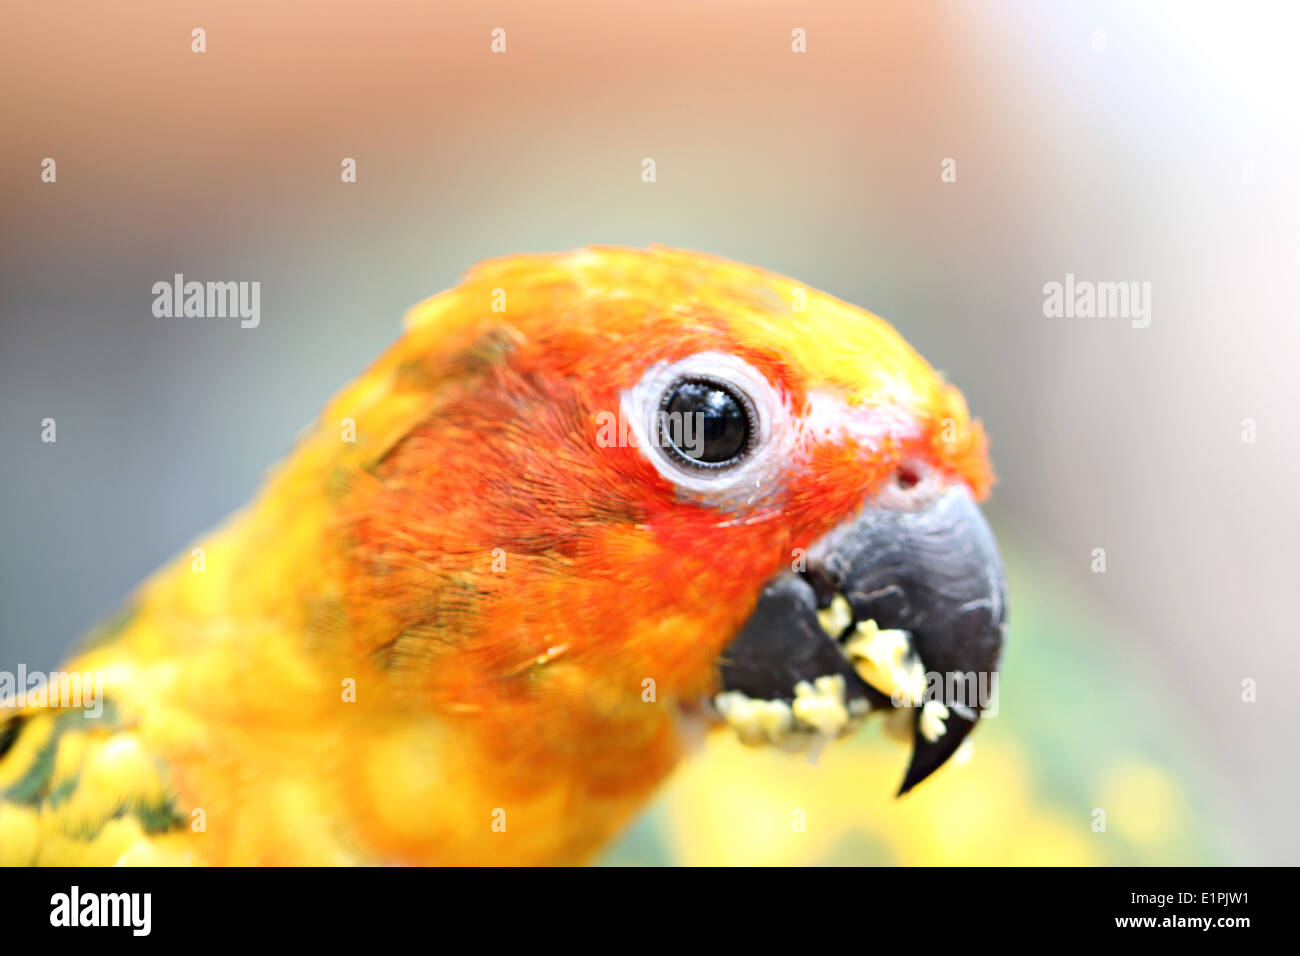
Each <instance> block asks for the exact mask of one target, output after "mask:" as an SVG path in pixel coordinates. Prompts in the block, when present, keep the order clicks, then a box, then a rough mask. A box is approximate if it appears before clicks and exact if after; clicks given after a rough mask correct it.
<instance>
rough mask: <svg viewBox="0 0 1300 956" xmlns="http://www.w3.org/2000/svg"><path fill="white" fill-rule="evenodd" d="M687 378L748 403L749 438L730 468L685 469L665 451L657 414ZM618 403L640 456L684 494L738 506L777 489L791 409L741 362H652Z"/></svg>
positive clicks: (706, 357) (702, 358) (702, 355)
mask: <svg viewBox="0 0 1300 956" xmlns="http://www.w3.org/2000/svg"><path fill="white" fill-rule="evenodd" d="M690 379H703V380H706V381H715V382H718V383H720V384H722V385H725V386H727V388H728V389H730V390H732V391H734V392H736V393H737V394H738V395H739V396H740V397H742V398H744V399H745V400H746V401H747V402H748V405H749V411H750V412H752V418H751V421H750V427H751V430H752V433H751V435H750V438H749V444H748V446H747V450H746V452H745V454H744V456H743V457H741V458H739V459H738V460H737V462H736V463H735V464H734V465H728V466H726V467H721V468H708V467H700V466H699V465H692V464H687V463H685V462H683V461H682V458H681V455H680V453H678V452H676V451H674V450H672V449H669V448H666V447H664V445H665V442H664V440H663V438H662V437H661V436H662V427H661V425H662V419H661V417H660V411H661V410H662V408H663V405H664V399H665V395H666V394H667V392H668V390H669V389H671V388H673V387H674V386H675V385H676V384H677V383H678V382H680V381H682V380H690ZM619 401H620V403H621V404H622V413H623V415H624V418H625V420H626V421H627V422H628V426H629V428H630V429H631V431H632V433H633V435H634V436H635V437H636V441H637V446H638V447H639V448H640V449H641V453H642V454H643V455H645V456H646V458H647V459H648V460H649V461H650V463H651V464H653V465H654V466H655V469H656V470H657V471H658V472H659V474H661V475H663V476H664V477H665V478H667V479H668V480H669V481H671V482H672V483H673V484H674V485H676V486H677V487H678V489H680V490H681V491H682V492H684V493H685V494H686V495H688V496H690V497H703V498H706V499H709V500H710V503H715V504H719V505H724V506H728V507H737V506H741V505H745V504H749V503H752V502H754V501H755V500H757V499H759V498H761V497H763V496H764V495H766V494H767V493H769V492H770V491H773V490H775V488H776V487H777V480H778V478H779V477H780V474H781V469H782V467H783V465H784V464H785V462H786V461H787V460H788V459H787V456H786V454H785V453H786V452H787V451H788V450H789V447H790V444H791V441H792V440H793V437H794V436H793V431H794V429H793V428H791V427H790V410H789V407H788V405H787V403H786V402H785V400H784V398H783V397H782V396H781V394H780V393H779V392H778V391H777V390H776V389H775V388H773V387H772V385H771V383H770V382H768V380H767V379H766V378H764V377H763V375H762V373H761V372H759V371H758V369H756V368H754V366H752V365H750V364H749V363H748V362H746V361H745V360H744V359H741V358H737V357H736V356H734V355H727V354H726V353H724V352H698V353H696V354H695V355H691V356H688V357H686V358H684V359H680V360H678V361H676V362H672V363H666V362H657V363H655V364H654V365H652V366H650V367H649V368H648V369H646V371H645V374H644V375H642V376H641V380H640V381H639V382H637V383H636V384H635V385H633V386H632V387H631V388H629V389H626V390H624V391H623V392H622V393H621V394H620V395H619Z"/></svg>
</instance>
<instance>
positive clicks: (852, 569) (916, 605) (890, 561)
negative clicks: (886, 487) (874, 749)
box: [721, 486, 1006, 795]
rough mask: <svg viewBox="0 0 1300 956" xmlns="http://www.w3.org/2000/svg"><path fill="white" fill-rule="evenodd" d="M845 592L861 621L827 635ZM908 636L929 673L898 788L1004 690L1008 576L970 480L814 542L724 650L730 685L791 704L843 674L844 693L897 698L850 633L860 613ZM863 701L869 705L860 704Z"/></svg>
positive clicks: (885, 700)
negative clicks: (870, 675) (930, 713)
mask: <svg viewBox="0 0 1300 956" xmlns="http://www.w3.org/2000/svg"><path fill="white" fill-rule="evenodd" d="M836 595H843V597H844V598H846V599H847V602H848V607H849V608H850V609H851V611H852V623H851V624H849V625H848V626H847V627H846V628H845V630H844V632H843V633H841V634H838V635H837V634H830V633H827V631H826V629H825V628H824V627H823V626H822V624H821V623H820V622H819V620H818V616H817V611H818V610H819V609H825V608H828V607H830V606H831V602H832V601H833V600H834V599H835V597H836ZM867 621H874V622H875V624H876V626H877V627H878V628H880V629H882V630H894V629H897V630H900V631H905V632H907V633H908V634H909V635H910V649H909V657H910V658H911V659H912V661H911V662H912V666H913V669H914V671H915V672H917V673H918V674H920V673H923V674H924V677H925V692H924V697H923V699H914V700H911V701H907V702H905V703H904V704H903V706H911V707H912V709H913V710H914V711H915V713H914V715H913V717H912V726H913V740H914V749H913V753H912V760H911V764H910V766H909V767H908V770H907V774H906V776H905V777H904V779H903V783H902V786H901V787H900V788H899V794H900V795H901V794H904V793H906V792H907V791H909V790H911V789H912V788H913V787H914V786H916V785H917V784H918V783H920V782H921V781H922V780H924V779H925V778H926V777H928V776H929V775H930V774H931V773H933V772H934V771H935V770H937V769H938V768H939V767H940V766H942V765H943V763H944V762H945V761H947V759H948V758H949V757H951V756H952V754H953V753H954V752H955V751H956V750H957V748H958V747H959V746H960V745H961V743H962V741H963V740H964V739H965V738H966V736H967V735H968V734H969V733H970V731H971V730H972V729H973V728H974V726H975V724H976V722H977V721H978V720H979V717H980V713H981V711H983V710H984V709H985V708H986V707H987V706H988V705H989V703H990V695H991V694H992V693H995V692H996V688H997V679H998V678H997V674H998V661H999V656H1000V653H1001V649H1002V639H1003V629H1004V625H1005V621H1006V584H1005V577H1004V573H1003V570H1002V561H1001V559H1000V557H999V555H998V550H997V545H996V543H995V541H994V539H993V534H992V532H991V531H990V530H989V527H988V524H987V522H986V521H985V520H984V516H983V514H981V512H980V510H979V508H978V507H977V506H976V504H975V501H974V499H973V498H972V497H971V494H970V492H969V491H968V490H967V489H966V488H965V486H955V487H952V488H949V489H948V490H946V491H945V492H943V493H942V494H940V495H939V496H938V497H935V498H933V499H932V500H930V501H928V502H925V503H919V504H918V505H917V506H916V507H914V508H911V509H906V510H903V509H900V510H895V509H885V508H880V509H872V508H868V509H865V510H864V511H863V512H861V513H860V514H859V515H857V516H856V517H855V518H853V519H851V520H850V521H848V522H846V523H845V524H843V525H841V526H839V527H838V528H836V529H834V530H833V531H831V532H830V533H829V534H827V535H826V536H825V537H824V538H823V539H821V540H820V541H818V542H816V543H815V544H814V545H813V546H812V547H810V548H809V549H808V556H807V567H806V568H805V569H804V570H803V571H802V573H795V572H786V573H783V574H781V575H779V576H777V577H776V578H774V579H773V580H772V581H770V582H768V584H767V586H766V587H765V588H764V589H763V592H762V594H761V595H760V597H759V600H758V604H757V606H756V607H755V610H754V613H753V615H752V616H751V617H750V619H749V621H748V622H747V623H746V625H745V627H744V628H743V629H742V630H741V632H740V634H739V635H738V636H737V637H736V639H735V640H734V641H733V642H732V643H731V645H730V646H729V647H728V648H727V650H726V651H725V652H724V653H723V660H722V663H721V676H722V686H723V689H724V690H728V691H732V690H734V691H740V692H742V693H743V694H745V695H746V696H748V697H752V698H758V699H762V700H784V701H787V702H789V701H791V700H792V699H793V698H794V696H795V690H794V688H795V685H796V684H798V683H800V682H801V681H814V680H815V679H816V678H818V677H822V676H826V675H834V674H838V675H841V676H843V678H844V681H845V688H846V702H847V703H849V704H854V702H855V701H862V700H865V701H866V702H867V703H869V704H870V705H871V707H872V708H875V709H884V708H892V707H895V706H898V705H899V701H898V700H897V695H896V694H895V699H893V700H891V697H890V695H889V694H888V693H886V692H885V690H882V689H881V688H879V687H876V686H872V685H871V684H869V683H867V682H866V681H865V680H863V679H862V677H861V676H859V669H857V668H855V665H854V663H853V661H852V660H851V657H850V654H849V653H848V650H847V646H848V645H847V642H848V640H849V639H850V637H851V636H852V635H853V634H854V633H855V632H856V631H857V629H858V624H859V623H860V622H867ZM925 701H936V702H937V703H938V704H941V705H943V707H942V708H936V709H935V712H937V713H939V714H944V713H945V711H946V714H945V716H944V719H943V720H942V722H940V723H939V724H938V727H939V728H941V731H940V732H939V733H936V732H935V730H934V726H935V724H934V722H933V721H932V720H931V721H929V722H928V723H927V725H926V727H925V728H923V726H922V715H923V712H924V711H925V710H926V706H929V707H932V708H933V706H934V705H926V706H922V704H923V702H925ZM857 706H858V707H860V706H861V705H860V704H858V705H857Z"/></svg>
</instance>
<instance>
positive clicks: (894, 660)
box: [844, 621, 946, 716]
mask: <svg viewBox="0 0 1300 956" xmlns="http://www.w3.org/2000/svg"><path fill="white" fill-rule="evenodd" d="M844 652H845V653H846V654H848V655H849V660H851V661H852V662H853V667H854V669H855V670H856V671H857V672H858V676H859V677H861V678H862V679H863V680H864V681H866V682H867V683H868V684H870V685H871V686H872V687H874V688H875V689H876V690H878V691H880V692H881V693H882V694H886V695H888V696H889V697H890V698H891V699H893V700H894V701H895V703H903V704H909V705H913V706H914V705H916V704H919V703H920V702H921V696H922V693H923V691H924V690H925V671H924V670H923V669H922V667H921V662H920V661H919V660H917V659H916V657H915V656H914V655H913V654H912V648H911V644H910V642H909V640H908V634H907V631H899V630H892V629H891V630H884V631H882V630H881V629H880V628H879V627H877V626H876V622H875V621H859V622H858V626H857V628H856V629H855V631H854V634H853V636H852V637H850V638H849V639H848V640H847V641H845V642H844ZM945 716H946V715H945Z"/></svg>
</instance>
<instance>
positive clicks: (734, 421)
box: [659, 377, 758, 468]
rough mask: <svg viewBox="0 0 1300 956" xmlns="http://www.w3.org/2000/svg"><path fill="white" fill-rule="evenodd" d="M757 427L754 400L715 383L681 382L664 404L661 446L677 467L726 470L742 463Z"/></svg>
mask: <svg viewBox="0 0 1300 956" xmlns="http://www.w3.org/2000/svg"><path fill="white" fill-rule="evenodd" d="M756 426H757V421H756V415H755V412H754V406H753V404H752V403H751V402H750V400H749V398H748V397H747V396H746V395H745V394H744V393H743V392H741V391H739V390H737V389H736V388H734V387H733V386H731V385H728V384H727V383H725V382H722V381H719V380H717V379H713V378H706V377H692V378H684V379H680V380H679V381H677V382H675V383H673V385H671V386H670V387H669V388H668V389H667V390H666V391H665V392H664V395H663V399H662V400H661V401H660V404H659V434H660V442H661V444H662V446H663V447H664V448H665V449H667V450H668V451H669V452H670V453H671V454H672V455H673V457H674V458H676V459H677V460H678V461H680V462H682V463H683V464H687V465H692V466H694V467H697V468H726V467H728V466H730V465H733V464H735V463H736V462H738V461H740V460H741V459H742V458H744V457H745V455H746V454H747V453H748V451H749V449H750V445H751V444H752V436H753V435H754V434H755V433H756V432H757V430H758V429H757V427H756Z"/></svg>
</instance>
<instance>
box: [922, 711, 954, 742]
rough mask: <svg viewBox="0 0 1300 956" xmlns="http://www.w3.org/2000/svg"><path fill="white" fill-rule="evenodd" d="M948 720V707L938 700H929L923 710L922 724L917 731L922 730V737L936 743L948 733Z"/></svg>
mask: <svg viewBox="0 0 1300 956" xmlns="http://www.w3.org/2000/svg"><path fill="white" fill-rule="evenodd" d="M947 719H948V708H947V707H945V706H944V705H943V704H941V703H939V701H937V700H927V701H926V702H925V706H924V707H922V708H921V722H920V724H919V725H918V727H917V729H918V730H920V732H921V736H922V737H924V738H925V739H926V740H928V741H930V743H934V742H935V741H936V740H938V739H939V738H940V737H942V736H943V735H944V734H946V733H947V732H948V725H947V724H945V723H944V721H945V720H947Z"/></svg>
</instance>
